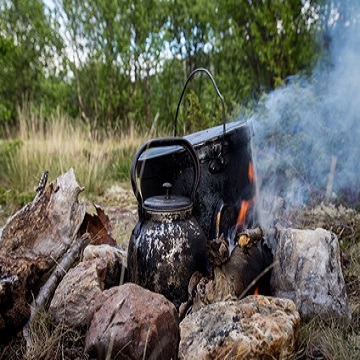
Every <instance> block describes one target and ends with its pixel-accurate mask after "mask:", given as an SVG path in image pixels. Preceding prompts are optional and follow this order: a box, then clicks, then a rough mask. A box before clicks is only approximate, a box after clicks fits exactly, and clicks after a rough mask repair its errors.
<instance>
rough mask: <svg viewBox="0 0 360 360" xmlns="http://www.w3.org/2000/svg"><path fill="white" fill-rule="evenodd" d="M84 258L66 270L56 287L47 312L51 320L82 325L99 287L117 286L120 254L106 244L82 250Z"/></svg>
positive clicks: (120, 263)
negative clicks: (84, 259)
mask: <svg viewBox="0 0 360 360" xmlns="http://www.w3.org/2000/svg"><path fill="white" fill-rule="evenodd" d="M85 252H86V254H85V258H86V259H88V260H86V261H82V262H80V263H79V264H78V265H77V266H75V267H74V268H72V269H70V270H69V271H68V273H67V274H66V275H65V276H64V278H63V280H62V281H61V282H60V284H59V286H58V287H57V289H56V291H55V294H54V297H53V299H52V301H51V303H50V308H49V313H50V315H51V317H52V319H53V321H54V322H56V323H60V322H63V323H65V324H67V325H69V326H75V327H85V326H86V319H87V315H88V311H89V309H90V308H91V307H92V306H93V305H94V304H95V300H96V299H97V298H98V297H99V296H100V295H101V293H102V292H103V290H105V289H107V288H109V287H111V286H114V285H118V284H119V281H120V276H121V269H122V262H121V255H120V254H118V253H117V250H116V249H115V248H114V247H111V246H109V245H102V246H90V245H89V249H85Z"/></svg>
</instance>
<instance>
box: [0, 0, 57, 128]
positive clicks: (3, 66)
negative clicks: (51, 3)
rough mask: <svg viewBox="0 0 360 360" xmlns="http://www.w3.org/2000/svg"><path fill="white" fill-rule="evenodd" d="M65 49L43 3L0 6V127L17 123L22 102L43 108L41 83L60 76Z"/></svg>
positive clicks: (28, 0)
mask: <svg viewBox="0 0 360 360" xmlns="http://www.w3.org/2000/svg"><path fill="white" fill-rule="evenodd" d="M62 47H63V42H62V38H61V36H60V35H59V33H58V24H57V23H56V21H55V19H54V18H51V17H50V16H49V15H48V14H47V13H46V11H45V6H44V3H43V1H41V0H11V1H10V0H8V1H3V2H2V3H1V4H0V79H1V88H0V125H4V124H5V123H6V124H9V122H10V124H11V123H14V121H15V118H16V112H17V108H16V107H17V106H18V105H21V104H22V103H23V101H32V102H34V103H38V104H40V103H41V102H42V101H43V98H42V95H43V93H42V86H41V85H42V81H43V80H44V79H45V78H47V77H49V76H50V75H52V74H54V75H56V76H59V73H60V71H59V68H60V67H61V65H60V64H58V63H57V62H58V61H60V59H59V58H58V55H59V53H60V52H61V49H62Z"/></svg>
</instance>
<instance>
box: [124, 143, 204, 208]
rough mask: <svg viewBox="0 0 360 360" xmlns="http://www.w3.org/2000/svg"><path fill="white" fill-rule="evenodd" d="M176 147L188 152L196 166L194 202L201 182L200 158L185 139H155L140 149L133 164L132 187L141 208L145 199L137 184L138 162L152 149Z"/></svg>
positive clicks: (192, 191) (193, 190)
mask: <svg viewBox="0 0 360 360" xmlns="http://www.w3.org/2000/svg"><path fill="white" fill-rule="evenodd" d="M174 145H180V146H182V147H183V148H184V149H185V150H186V151H187V152H188V154H189V155H190V158H191V160H192V163H193V166H194V182H193V186H192V190H191V193H190V199H191V201H192V202H193V201H194V196H195V192H196V190H197V188H198V186H199V182H200V162H199V158H198V156H197V154H196V152H195V150H194V148H193V147H192V145H191V143H190V142H189V141H188V140H186V139H184V138H175V137H171V138H166V139H153V140H150V141H147V142H146V143H145V144H143V145H142V146H141V147H140V148H139V150H138V151H137V153H136V154H135V156H134V159H133V161H132V164H131V172H130V175H131V186H132V188H133V191H134V194H135V196H136V199H137V201H138V203H139V205H140V206H141V207H142V206H143V201H144V199H143V197H142V195H141V193H140V190H139V188H138V186H137V182H136V169H137V163H138V160H139V158H140V156H141V154H142V153H143V152H144V151H146V150H148V149H150V148H156V147H166V146H174ZM140 176H141V175H140Z"/></svg>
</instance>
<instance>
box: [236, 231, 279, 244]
mask: <svg viewBox="0 0 360 360" xmlns="http://www.w3.org/2000/svg"><path fill="white" fill-rule="evenodd" d="M279 231H280V228H279V227H273V228H268V229H264V228H262V227H261V226H258V227H256V228H253V229H246V230H244V231H243V232H242V233H240V234H238V235H237V236H236V243H237V245H239V246H240V247H250V246H252V245H254V244H256V243H257V242H259V241H261V240H267V241H268V242H269V241H274V240H275V239H276V237H277V236H278V234H279Z"/></svg>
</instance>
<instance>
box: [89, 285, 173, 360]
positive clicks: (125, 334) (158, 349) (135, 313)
mask: <svg viewBox="0 0 360 360" xmlns="http://www.w3.org/2000/svg"><path fill="white" fill-rule="evenodd" d="M95 309H96V310H95V312H94V315H93V317H92V319H90V321H91V322H90V325H89V329H88V332H87V335H86V343H85V351H86V352H87V353H88V355H89V356H90V357H94V358H96V359H105V358H108V356H109V355H111V358H112V359H115V358H118V359H164V360H166V359H177V352H178V344H179V326H178V315H177V312H176V308H175V306H174V305H173V304H172V303H171V302H170V301H169V300H167V299H166V298H165V297H164V296H163V295H160V294H156V293H153V292H151V291H149V290H146V289H144V288H142V287H140V286H138V285H135V284H132V283H127V284H124V285H121V286H117V287H113V288H111V289H109V290H106V291H104V292H103V294H102V296H101V297H100V298H99V299H98V301H97V302H96V303H95Z"/></svg>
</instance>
